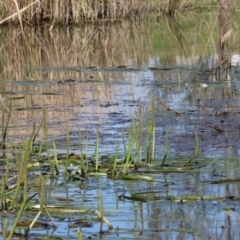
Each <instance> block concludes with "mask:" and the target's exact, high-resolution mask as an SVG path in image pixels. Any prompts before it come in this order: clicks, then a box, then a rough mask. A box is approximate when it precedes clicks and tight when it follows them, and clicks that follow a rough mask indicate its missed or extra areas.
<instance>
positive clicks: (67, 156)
mask: <svg viewBox="0 0 240 240" xmlns="http://www.w3.org/2000/svg"><path fill="white" fill-rule="evenodd" d="M69 152H70V134H69V128H68V124H67V123H66V164H65V173H67V167H68V159H69Z"/></svg>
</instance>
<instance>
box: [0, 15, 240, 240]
mask: <svg viewBox="0 0 240 240" xmlns="http://www.w3.org/2000/svg"><path fill="white" fill-rule="evenodd" d="M217 14H218V13H212V15H210V14H209V13H207V14H203V15H204V17H203V15H201V14H199V15H196V16H194V19H192V18H191V16H190V17H189V19H186V18H184V17H183V16H180V17H179V19H178V20H173V19H160V20H159V21H155V20H151V21H146V22H135V23H130V22H120V23H114V24H113V23H107V24H103V23H99V24H97V25H87V26H82V27H67V28H55V29H53V31H52V32H49V31H48V30H47V29H45V28H41V29H29V30H28V31H26V35H25V36H22V35H21V34H20V30H19V29H16V28H9V29H6V28H2V29H0V31H1V32H0V38H1V44H0V52H1V55H0V92H1V95H2V98H3V99H4V102H5V104H6V105H7V106H8V105H9V104H10V98H14V97H15V100H13V101H12V116H11V128H10V129H9V132H8V135H7V142H13V141H15V142H19V141H20V140H21V139H24V138H26V137H27V136H29V135H30V134H31V132H32V125H33V122H36V123H38V124H39V123H40V121H41V117H42V112H43V111H42V108H43V107H44V106H45V107H46V108H47V110H48V122H49V135H51V134H54V135H55V136H56V139H57V141H58V142H62V143H65V134H66V124H67V125H68V126H69V130H70V137H71V143H72V148H73V149H75V150H76V146H78V141H79V130H80V131H81V132H82V133H83V135H84V134H85V132H86V131H88V132H89V133H90V134H89V135H90V138H91V143H92V144H94V142H95V132H96V128H97V126H98V127H99V131H100V136H101V153H104V154H105V153H113V151H114V146H115V142H116V141H117V142H121V129H122V127H128V126H129V124H130V120H131V118H132V117H137V114H138V110H139V106H140V105H141V106H143V108H144V110H146V111H147V110H148V109H149V107H150V105H151V100H152V97H153V96H155V97H156V98H158V99H160V100H161V101H162V102H164V104H166V105H167V106H169V107H170V108H171V109H173V110H175V111H177V112H179V113H181V114H183V115H184V117H177V116H175V115H174V114H173V113H172V112H167V111H165V109H163V108H162V107H161V106H158V105H157V102H156V106H157V119H156V121H157V137H156V145H157V147H156V151H157V153H156V156H157V158H158V159H162V157H163V155H164V142H165V137H164V136H165V134H166V132H167V133H168V134H169V149H170V153H169V158H170V157H176V156H181V157H182V156H187V157H189V156H191V155H192V154H193V153H194V150H195V135H194V134H195V132H196V131H197V132H198V134H199V148H200V151H199V157H212V158H214V159H213V161H212V164H210V165H209V166H207V167H206V168H204V169H203V171H201V172H197V173H194V174H184V173H182V174H176V173H175V174H173V173H169V174H158V176H157V181H156V182H154V183H150V184H149V183H130V182H122V181H116V182H114V181H109V180H108V181H106V179H105V178H102V179H97V180H96V179H91V180H89V182H88V183H85V190H84V191H81V190H79V188H78V187H76V186H75V185H73V186H72V187H71V188H69V189H68V190H69V192H67V193H66V195H67V196H72V197H73V198H74V197H75V196H76V195H75V194H76V192H77V191H79V192H80V196H81V197H82V196H83V195H82V194H86V196H85V199H84V200H85V201H82V202H81V204H80V202H78V201H80V200H79V199H76V200H75V202H74V204H76V205H78V204H79V205H81V206H83V207H86V208H88V207H90V206H91V207H96V201H97V200H96V199H97V192H96V190H95V188H96V186H97V188H98V189H102V191H103V198H104V205H105V207H104V208H105V209H106V213H107V214H109V216H108V218H109V220H110V221H111V222H112V224H113V225H114V231H113V232H112V233H110V234H109V235H106V236H103V239H112V237H113V235H114V237H115V236H118V235H119V236H120V237H123V238H124V237H126V238H127V237H130V238H135V237H136V238H138V237H137V236H135V235H134V234H135V233H136V231H138V230H139V231H142V232H143V235H142V237H141V239H233V236H236V235H239V230H238V228H237V227H236V226H237V225H238V224H239V214H238V212H239V209H238V208H239V206H238V202H235V201H222V202H218V201H199V202H197V203H196V202H189V203H175V202H174V203H173V202H169V201H164V197H166V196H169V195H171V194H173V195H174V196H182V195H193V196H194V195H197V196H199V195H200V196H214V197H225V196H229V195H230V196H231V195H234V196H238V195H239V194H238V193H239V191H240V189H239V186H238V184H226V185H214V184H209V182H210V181H214V180H219V179H222V178H236V177H238V176H239V170H238V169H239V167H238V165H239V161H238V159H237V157H236V156H237V155H238V153H239V150H240V149H239V132H238V131H239V117H240V115H239V104H240V102H239V90H238V89H239V81H238V78H239V73H238V72H237V71H236V72H235V71H234V70H233V71H231V70H229V71H221V70H220V69H219V68H218V40H219V39H218V37H217V29H215V28H212V26H215V25H214V24H215V20H216V16H217ZM211 23H212V24H211ZM209 34H210V36H209ZM230 45H231V42H229V47H230ZM236 56H238V55H233V59H236V58H235V57H236ZM234 61H235V60H234ZM234 65H235V66H236V64H234ZM194 120H199V121H201V122H203V123H204V124H205V125H208V126H212V125H213V124H217V125H218V126H220V127H222V128H224V129H225V132H224V133H217V132H214V130H213V129H211V128H208V127H206V126H203V125H199V124H196V123H194ZM120 150H121V149H120ZM72 151H73V150H72ZM216 159H217V160H216ZM229 160H231V161H229ZM106 182H107V183H106ZM168 182H171V185H168V184H166V183H168ZM106 184H108V185H107V187H106ZM102 186H105V188H103V187H102ZM93 187H94V188H93ZM57 191H58V190H56V191H55V192H54V193H51V192H50V193H49V199H50V198H51V197H52V198H53V196H52V195H51V194H53V195H54V194H58V192H57ZM141 191H142V192H144V191H145V192H146V191H151V192H153V195H154V197H158V201H154V202H151V201H150V202H144V203H143V202H134V201H120V200H118V197H117V196H119V195H121V194H127V195H131V194H132V193H135V192H138V193H139V192H141ZM59 194H60V196H61V194H63V192H62V191H61V193H59ZM64 194H65V193H64ZM161 197H162V198H163V200H161V199H160V198H161ZM159 199H160V200H159ZM89 204H90V205H89ZM225 208H226V209H228V208H230V210H229V211H226V210H224V209H225ZM233 209H234V210H233ZM59 224H63V223H59ZM61 226H64V228H61V229H57V230H56V232H55V234H56V233H57V235H63V236H66V235H67V234H66V231H69V233H68V234H69V235H71V236H75V235H74V234H75V232H74V231H75V229H74V228H73V230H71V228H70V227H69V226H68V225H67V224H66V225H64V224H63V225H61ZM117 227H119V228H117ZM62 229H64V231H63V232H62ZM66 229H67V230H66ZM187 230H189V232H188V231H187ZM93 232H94V233H96V232H98V225H97V224H95V225H94V228H90V229H87V230H86V231H85V229H84V233H85V234H86V236H90V235H91V234H92V233H93ZM220 236H221V237H220Z"/></svg>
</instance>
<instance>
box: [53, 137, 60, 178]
mask: <svg viewBox="0 0 240 240" xmlns="http://www.w3.org/2000/svg"><path fill="white" fill-rule="evenodd" d="M52 142H53V151H54V164H55V169H56V175H59V170H58V157H57V149H56V143H55V138H54V135H53V136H52Z"/></svg>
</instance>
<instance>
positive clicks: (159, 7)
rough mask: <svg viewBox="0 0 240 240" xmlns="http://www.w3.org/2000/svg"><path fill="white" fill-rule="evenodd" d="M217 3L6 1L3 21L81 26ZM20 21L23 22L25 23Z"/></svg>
mask: <svg viewBox="0 0 240 240" xmlns="http://www.w3.org/2000/svg"><path fill="white" fill-rule="evenodd" d="M215 2H217V1H216V0H204V1H199V0H161V1H158V0H131V1H129V0H97V1H96V0H81V1H73V0H66V1H62V0H53V1H49V0H35V1H34V0H31V1H29V0H22V1H16V0H11V1H9V0H3V1H1V3H0V13H1V16H2V18H1V19H2V20H1V21H0V24H1V23H3V22H8V21H11V22H13V21H18V20H20V19H21V20H22V21H23V23H41V22H42V21H54V22H61V23H65V24H66V23H79V22H83V21H94V20H118V19H126V18H132V17H134V18H135V17H136V16H138V15H142V14H148V13H151V12H157V13H163V14H167V15H173V14H175V12H176V11H183V10H186V9H193V8H196V7H200V6H209V5H212V4H214V3H215ZM21 20H20V21H21Z"/></svg>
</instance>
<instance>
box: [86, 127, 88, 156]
mask: <svg viewBox="0 0 240 240" xmlns="http://www.w3.org/2000/svg"><path fill="white" fill-rule="evenodd" d="M86 159H88V131H86Z"/></svg>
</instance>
